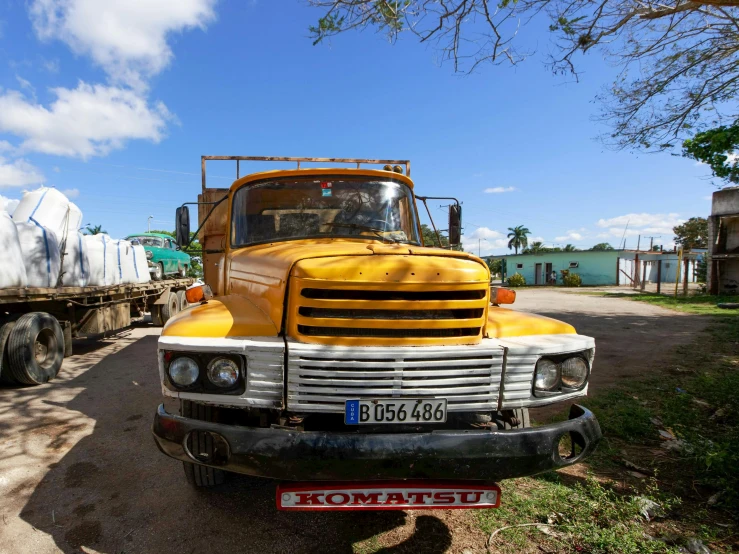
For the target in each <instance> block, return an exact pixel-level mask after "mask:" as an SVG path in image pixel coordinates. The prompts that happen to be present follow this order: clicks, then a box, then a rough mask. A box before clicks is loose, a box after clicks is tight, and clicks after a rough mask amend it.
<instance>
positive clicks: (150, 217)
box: [146, 215, 154, 233]
mask: <svg viewBox="0 0 739 554" xmlns="http://www.w3.org/2000/svg"><path fill="white" fill-rule="evenodd" d="M153 218H154V216H153V215H150V216H149V217H147V218H146V232H147V233H151V220H152V219H153Z"/></svg>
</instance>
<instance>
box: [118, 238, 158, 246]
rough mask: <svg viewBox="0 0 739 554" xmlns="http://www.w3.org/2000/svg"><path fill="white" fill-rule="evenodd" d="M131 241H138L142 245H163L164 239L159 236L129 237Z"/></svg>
mask: <svg viewBox="0 0 739 554" xmlns="http://www.w3.org/2000/svg"><path fill="white" fill-rule="evenodd" d="M126 240H130V241H131V242H133V241H138V243H139V244H140V245H141V246H159V247H160V248H161V246H162V244H163V243H162V239H160V238H159V237H128V239H126Z"/></svg>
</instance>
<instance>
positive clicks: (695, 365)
mask: <svg viewBox="0 0 739 554" xmlns="http://www.w3.org/2000/svg"><path fill="white" fill-rule="evenodd" d="M606 296H614V295H608V294H607V293H606ZM621 296H623V297H625V298H628V299H630V300H634V301H637V302H648V303H650V304H654V305H657V306H661V307H664V308H669V309H673V310H677V311H682V312H687V313H692V314H704V315H708V316H712V318H711V324H710V325H709V327H708V329H707V330H706V331H705V332H702V333H699V334H696V337H695V340H694V342H693V343H692V344H689V345H686V346H683V347H678V348H676V349H675V353H674V356H673V357H672V358H671V359H669V360H666V361H665V364H664V366H663V367H656V368H655V371H654V372H653V373H651V374H650V376H646V377H645V378H644V379H642V380H630V381H627V382H624V383H623V384H622V385H621V386H620V387H618V388H616V389H610V390H607V391H604V392H603V393H601V394H595V395H594V396H591V397H590V398H588V399H586V400H585V401H584V402H583V404H585V405H586V406H587V407H589V408H590V409H592V410H593V411H594V412H595V414H596V415H597V417H598V420H599V422H600V425H601V428H602V430H603V434H604V440H603V441H602V443H601V445H600V446H599V447H598V450H597V451H596V452H595V454H594V455H593V456H592V457H591V458H589V459H588V460H587V462H586V464H587V466H588V471H590V472H595V475H598V481H596V480H594V479H592V478H586V479H580V478H577V477H574V476H571V475H565V474H556V473H554V474H545V475H543V476H539V477H537V478H528V479H517V480H513V481H506V482H504V483H503V486H502V488H503V495H502V503H501V508H499V509H498V510H488V511H484V512H482V513H480V514H478V518H479V521H480V525H481V527H482V529H483V530H484V531H485V532H487V533H490V532H492V531H494V530H495V529H499V528H501V527H505V526H508V525H520V524H522V523H537V522H538V523H547V521H554V523H555V524H554V525H553V526H552V527H551V529H552V530H554V531H556V532H557V533H558V534H557V535H556V536H554V537H552V536H550V535H546V534H544V533H542V532H541V531H540V530H539V529H537V528H536V527H513V528H511V529H506V530H504V531H501V532H500V533H499V534H498V535H496V537H495V539H494V544H493V545H491V548H490V551H491V552H541V551H542V550H544V551H546V552H557V553H560V552H574V551H581V552H593V553H611V552H613V553H616V552H619V553H620V552H626V553H629V552H634V553H636V552H677V551H679V546H680V545H681V544H684V543H685V540H686V539H687V538H689V537H697V538H699V539H701V540H703V541H704V542H705V543H706V544H707V545H708V546H709V547H710V548H711V549H712V550H713V551H714V552H732V551H734V550H733V549H734V548H737V547H739V542H738V541H737V538H736V534H737V528H736V524H732V522H735V521H738V520H739V312H736V311H733V310H722V309H719V308H717V307H716V304H717V303H718V302H725V301H736V300H737V298H736V297H728V298H727V297H724V298H721V297H715V296H714V297H708V296H692V297H688V298H682V297H678V298H677V299H675V298H670V297H664V296H658V295H654V294H640V295H633V296H632V295H621ZM655 422H656V423H655ZM660 429H662V430H667V431H669V432H671V433H672V434H673V435H674V436H675V437H676V438H677V439H678V440H679V441H682V442H680V443H679V444H680V445H681V447H680V448H678V449H676V450H668V449H665V448H664V445H665V442H666V441H664V440H662V439H661V438H660V435H659V430H660ZM624 459H628V460H629V461H630V462H632V463H634V464H637V465H638V466H640V467H643V468H647V470H648V472H653V473H654V475H655V478H654V479H652V478H645V479H636V478H633V477H630V476H629V474H628V473H627V469H628V468H626V467H625V466H624ZM716 493H720V495H719V497H718V502H717V504H716V505H715V506H708V504H707V502H706V501H707V499H708V498H710V497H712V496H713V495H715V494H716ZM639 496H643V497H648V498H651V499H653V500H654V501H656V502H658V503H659V504H660V505H661V506H662V507H663V508H665V511H666V517H665V518H664V519H660V520H659V521H658V522H657V523H654V522H652V523H647V522H646V521H645V519H644V518H643V517H642V516H641V515H639V509H638V508H639V502H638V500H637V498H638V497H639ZM727 525H728V526H727ZM645 533H647V534H648V535H651V536H656V537H666V536H671V535H673V537H672V539H671V540H669V541H667V542H662V541H655V540H651V539H649V538H647V536H646V535H645ZM540 546H541V548H540Z"/></svg>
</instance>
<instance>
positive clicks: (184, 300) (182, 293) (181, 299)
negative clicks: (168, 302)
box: [177, 290, 188, 311]
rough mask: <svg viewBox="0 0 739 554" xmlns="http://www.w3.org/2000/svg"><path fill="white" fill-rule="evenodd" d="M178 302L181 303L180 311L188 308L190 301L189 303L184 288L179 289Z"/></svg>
mask: <svg viewBox="0 0 739 554" xmlns="http://www.w3.org/2000/svg"><path fill="white" fill-rule="evenodd" d="M177 302H178V303H179V305H180V311H183V310H185V309H187V306H188V303H187V297H185V291H184V290H178V291H177Z"/></svg>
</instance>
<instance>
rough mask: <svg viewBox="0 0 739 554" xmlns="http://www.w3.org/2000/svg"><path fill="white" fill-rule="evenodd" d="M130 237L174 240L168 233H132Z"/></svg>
mask: <svg viewBox="0 0 739 554" xmlns="http://www.w3.org/2000/svg"><path fill="white" fill-rule="evenodd" d="M128 236H129V237H157V238H159V239H172V235H167V234H166V233H131V234H130V235H128Z"/></svg>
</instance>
